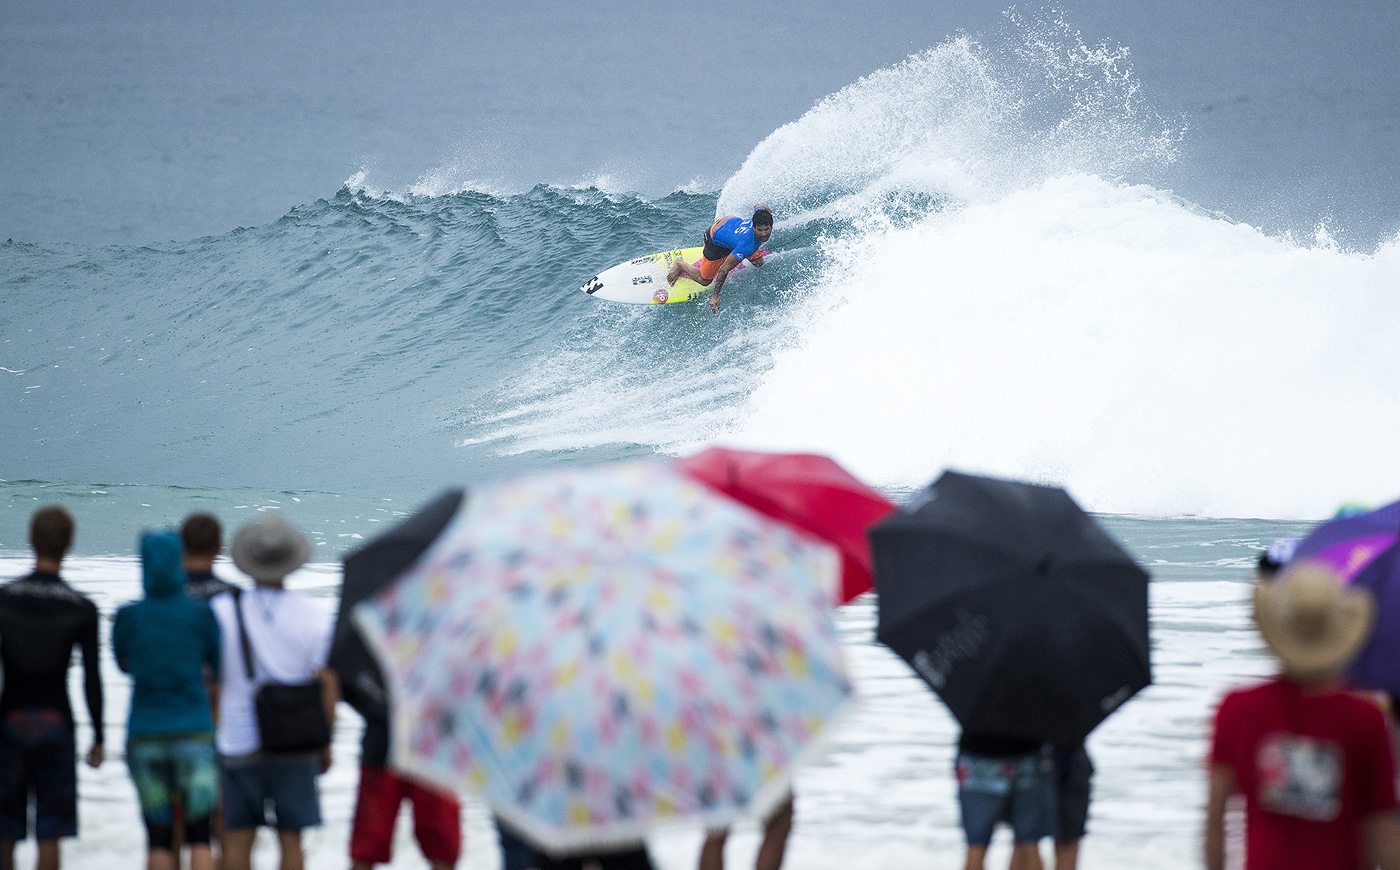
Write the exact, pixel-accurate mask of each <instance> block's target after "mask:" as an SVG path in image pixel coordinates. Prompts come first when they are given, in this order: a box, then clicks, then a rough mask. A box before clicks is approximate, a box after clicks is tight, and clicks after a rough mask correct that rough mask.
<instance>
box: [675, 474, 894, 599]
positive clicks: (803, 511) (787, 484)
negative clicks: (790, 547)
mask: <svg viewBox="0 0 1400 870" xmlns="http://www.w3.org/2000/svg"><path fill="white" fill-rule="evenodd" d="M676 464H677V465H678V466H679V467H680V468H681V470H683V471H684V472H685V473H686V474H689V475H690V476H691V477H693V478H695V479H696V480H698V481H700V482H701V483H704V484H705V485H706V486H709V487H711V488H713V489H716V490H718V491H720V492H722V493H724V494H725V495H727V496H729V497H730V498H733V499H736V500H738V501H740V502H743V503H744V504H746V505H748V506H749V507H751V508H753V509H754V510H757V511H760V512H762V513H765V514H767V515H768V516H770V517H773V518H775V519H779V520H782V521H783V522H785V523H789V524H791V525H793V526H795V527H797V528H799V529H801V530H803V531H805V532H808V533H810V534H813V535H816V536H817V537H818V538H821V539H822V540H824V541H826V542H828V543H830V544H832V545H833V546H835V547H836V549H837V551H838V552H840V554H841V591H840V593H839V598H838V600H839V601H840V602H841V603H842V604H845V603H846V602H847V601H850V600H852V599H853V598H855V597H857V596H859V595H861V594H863V593H865V592H869V591H870V585H871V584H870V543H869V541H868V540H867V538H866V534H865V533H866V531H867V530H868V529H869V528H870V526H871V524H872V523H875V522H877V521H878V520H880V519H883V518H884V517H886V516H888V515H889V514H890V513H891V512H892V511H893V510H894V503H893V502H891V501H890V500H889V499H886V498H885V497H884V496H882V495H880V493H878V492H876V491H875V490H873V489H871V488H870V487H868V486H866V485H865V484H863V483H861V482H860V481H859V480H857V479H856V478H855V477H853V476H852V475H851V474H850V473H849V472H847V471H846V469H844V468H842V467H841V466H840V465H837V464H836V462H835V461H833V460H831V459H829V458H827V457H825V456H817V455H813V454H810V453H757V452H752V451H747V450H729V449H726V448H723V447H711V448H710V449H708V450H705V451H703V452H701V453H697V454H695V455H694V456H691V457H688V458H686V459H680V460H677V462H676Z"/></svg>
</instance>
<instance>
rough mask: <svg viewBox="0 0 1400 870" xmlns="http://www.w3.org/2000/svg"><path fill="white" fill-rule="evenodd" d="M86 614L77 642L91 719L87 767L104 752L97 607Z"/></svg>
mask: <svg viewBox="0 0 1400 870" xmlns="http://www.w3.org/2000/svg"><path fill="white" fill-rule="evenodd" d="M88 616H89V619H88V621H87V624H86V625H85V626H83V633H82V635H81V637H79V639H78V642H79V644H80V645H81V646H82V650H83V694H84V695H85V696H86V698H87V708H88V716H89V717H91V719H92V748H91V749H89V750H88V754H87V763H88V767H98V766H100V765H101V764H102V761H103V759H104V758H106V753H105V752H104V750H103V748H102V745H103V743H104V739H103V738H104V735H103V731H102V670H101V665H102V662H101V659H100V657H99V655H98V653H99V648H98V645H97V608H96V607H93V608H92V609H91V611H90V612H89V614H88Z"/></svg>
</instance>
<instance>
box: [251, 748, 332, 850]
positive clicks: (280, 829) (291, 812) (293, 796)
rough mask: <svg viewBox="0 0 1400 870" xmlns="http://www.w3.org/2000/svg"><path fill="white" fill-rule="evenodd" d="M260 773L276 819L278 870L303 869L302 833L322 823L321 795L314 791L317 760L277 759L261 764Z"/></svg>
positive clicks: (317, 770) (317, 766)
mask: <svg viewBox="0 0 1400 870" xmlns="http://www.w3.org/2000/svg"><path fill="white" fill-rule="evenodd" d="M261 772H262V775H263V776H264V783H265V787H266V789H267V793H268V794H269V795H270V796H271V797H272V812H273V814H274V815H275V816H276V817H277V842H278V845H279V846H280V847H281V850H282V863H281V868H282V870H302V865H303V864H304V863H305V856H304V855H303V853H302V849H301V832H302V830H303V829H305V828H314V827H316V826H317V825H319V824H321V795H320V793H319V792H318V791H317V790H316V776H317V774H318V773H320V762H319V760H318V759H316V758H293V759H286V760H282V759H279V760H277V761H268V762H264V763H263V765H262V771H261Z"/></svg>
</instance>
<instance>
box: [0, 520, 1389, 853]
mask: <svg viewBox="0 0 1400 870" xmlns="http://www.w3.org/2000/svg"><path fill="white" fill-rule="evenodd" d="M73 536H74V522H73V519H72V517H71V516H70V515H69V514H68V512H67V511H66V510H64V509H63V508H62V507H59V506H49V507H45V508H42V509H40V510H39V511H37V512H36V513H35V514H34V515H33V517H32V521H31V528H30V543H31V545H32V547H33V551H34V558H35V562H34V571H33V572H32V573H31V574H29V575H28V576H26V577H23V578H20V579H17V580H14V581H12V582H10V583H8V584H6V585H4V586H3V587H0V662H2V663H3V680H4V682H3V691H2V692H0V870H9V868H11V867H13V863H14V857H13V855H14V846H15V843H16V841H18V840H23V839H25V838H26V837H28V836H30V835H31V834H32V835H33V836H34V837H35V839H36V840H37V842H38V868H39V870H56V868H57V867H58V866H59V848H58V841H59V840H60V839H61V838H66V837H74V836H77V830H78V828H77V776H76V761H77V747H76V745H75V728H74V716H73V710H72V707H71V704H70V701H69V697H68V690H67V674H68V669H69V667H70V664H71V660H72V653H73V649H74V647H77V648H78V649H79V651H80V653H81V658H82V669H83V685H84V699H85V701H86V706H87V712H88V714H89V717H90V720H91V723H92V734H93V743H92V746H91V747H89V748H88V751H87V753H86V755H85V756H84V758H85V761H86V763H87V764H88V765H90V766H92V767H98V766H100V765H101V764H103V762H104V760H105V757H106V752H105V746H106V740H105V737H106V734H105V733H104V728H103V692H102V681H101V676H100V670H99V649H100V642H99V618H98V611H97V608H96V606H95V605H94V604H93V602H92V601H91V600H89V599H88V598H87V597H85V596H84V595H82V594H80V593H79V592H77V591H76V590H74V589H73V588H72V587H71V586H69V585H68V584H67V583H65V582H64V581H63V580H62V579H61V576H60V571H61V567H62V563H63V560H64V558H65V556H66V554H67V553H68V551H69V548H70V547H71V545H72V541H73ZM222 549H223V542H222V530H221V528H220V526H219V523H218V521H217V519H215V518H214V517H213V516H211V515H208V514H195V515H192V516H190V517H188V518H187V519H186V520H185V522H184V524H183V526H182V527H181V529H180V530H179V531H178V532H177V531H173V530H171V531H155V532H147V533H144V534H143V535H142V536H141V539H140V556H141V574H142V584H143V589H144V593H145V596H144V598H143V599H142V600H140V601H137V602H133V603H130V604H127V605H125V606H123V607H121V608H120V609H119V610H118V611H117V612H116V614H115V617H114V618H113V620H112V630H111V638H110V646H111V650H112V654H113V656H114V658H115V659H116V662H117V664H118V666H119V667H120V668H121V670H122V671H124V672H126V673H127V674H128V675H129V676H130V678H131V682H132V692H131V704H130V711H129V715H128V718H127V729H126V743H125V751H124V756H125V761H126V765H127V767H128V769H129V772H130V776H131V780H132V782H133V784H134V786H135V790H136V794H137V797H138V801H139V805H140V812H141V818H142V820H143V822H144V825H145V828H146V832H147V840H148V845H149V848H148V856H147V867H148V870H175V868H177V867H178V866H180V865H181V864H182V853H183V850H186V849H187V850H188V854H189V859H188V860H189V866H190V867H191V868H192V870H212V868H214V867H215V866H216V865H217V866H219V867H222V868H225V870H247V868H250V866H251V856H252V849H253V844H254V839H255V835H256V833H257V830H258V828H260V827H263V826H267V827H271V828H273V829H274V830H275V831H276V836H277V839H278V844H279V847H280V854H281V864H280V866H281V868H282V870H299V868H300V867H301V866H302V865H303V861H304V856H303V852H302V845H301V832H302V830H304V829H306V828H308V827H312V826H316V825H319V824H320V823H321V812H320V803H319V796H318V791H317V777H318V776H319V775H320V774H322V773H324V772H325V771H326V770H327V769H328V768H329V766H330V763H331V748H330V738H331V732H332V729H333V726H334V721H335V714H336V707H337V703H338V701H339V699H340V685H339V681H338V679H337V676H336V673H335V671H334V670H332V669H331V668H330V667H329V666H328V656H329V652H330V647H331V639H332V633H333V616H332V615H331V614H330V613H328V612H327V610H326V609H325V608H324V607H322V606H320V604H318V603H317V602H316V601H314V600H313V599H311V598H309V597H308V596H305V595H302V594H300V593H297V592H294V591H289V590H287V589H286V588H285V587H284V581H285V578H286V577H287V576H288V575H289V574H291V573H292V572H293V571H295V570H296V569H298V568H299V567H301V566H302V565H303V564H304V563H305V562H306V561H307V559H308V558H309V556H310V553H311V548H310V545H309V543H308V541H307V539H306V538H305V536H304V535H303V534H302V533H301V532H300V531H299V530H297V529H296V528H295V527H294V526H292V525H290V524H289V523H287V522H286V521H285V520H283V519H282V518H281V517H280V516H277V515H272V516H269V517H266V518H262V519H258V520H255V521H253V522H250V523H248V524H246V525H244V526H243V527H242V528H240V529H239V531H238V533H237V534H236V535H235V536H234V538H233V540H232V542H231V545H230V548H229V549H230V554H229V555H230V556H231V558H232V561H233V563H234V564H235V565H236V566H237V567H238V569H239V570H240V571H242V572H243V573H244V574H246V575H247V576H248V577H249V578H251V580H252V581H253V583H252V585H251V586H238V585H235V584H232V583H229V582H226V581H225V580H222V579H220V578H218V577H216V576H215V575H214V573H213V568H214V562H215V559H216V557H217V556H218V555H219V554H220V553H221V551H222ZM1291 556H1292V552H1291V548H1289V547H1287V546H1285V547H1275V548H1274V549H1273V550H1271V551H1270V552H1269V553H1268V554H1267V555H1266V556H1265V557H1264V558H1263V559H1261V562H1260V570H1259V575H1258V582H1257V583H1256V585H1255V588H1254V601H1253V603H1254V618H1255V621H1256V624H1257V626H1258V628H1259V631H1260V633H1261V635H1262V637H1263V639H1264V641H1265V643H1266V644H1267V646H1268V648H1269V650H1270V652H1271V653H1272V654H1273V655H1274V656H1275V658H1276V659H1277V661H1278V663H1279V674H1278V676H1276V677H1275V678H1273V679H1270V680H1268V681H1266V682H1263V683H1261V684H1259V685H1255V686H1251V687H1247V688H1243V689H1238V690H1235V691H1231V692H1229V693H1228V694H1227V695H1226V696H1225V697H1224V699H1223V701H1222V702H1221V704H1220V706H1219V709H1218V711H1217V713H1216V716H1215V721H1214V726H1213V739H1212V742H1211V749H1210V756H1209V763H1208V768H1209V773H1208V777H1209V786H1208V801H1207V806H1206V813H1205V815H1206V819H1205V826H1204V829H1205V830H1204V841H1205V846H1204V853H1205V854H1204V859H1205V865H1206V866H1207V867H1208V868H1209V870H1223V868H1224V867H1225V866H1227V855H1226V852H1227V844H1228V843H1229V842H1230V838H1229V837H1228V836H1227V817H1228V816H1229V813H1228V812H1227V810H1228V808H1229V807H1230V806H1231V805H1232V802H1233V801H1236V800H1242V802H1243V804H1244V813H1243V815H1244V819H1245V831H1246V833H1245V837H1244V838H1243V844H1242V846H1243V852H1244V865H1245V866H1246V867H1247V868H1253V870H1261V868H1286V867H1299V868H1302V867H1306V868H1334V867H1335V868H1345V870H1356V868H1375V867H1381V868H1383V870H1400V819H1398V817H1397V800H1396V766H1395V761H1394V759H1395V757H1396V754H1395V747H1396V722H1395V719H1394V717H1393V714H1394V712H1395V706H1394V703H1393V701H1394V699H1393V698H1392V697H1389V696H1387V695H1386V694H1385V693H1375V692H1368V691H1362V690H1359V689H1356V688H1353V687H1352V686H1350V685H1348V683H1347V680H1346V673H1347V671H1348V667H1349V666H1350V665H1351V664H1352V662H1353V660H1354V659H1355V658H1356V657H1357V654H1358V653H1359V652H1360V650H1361V649H1362V648H1363V646H1365V645H1366V644H1367V642H1368V640H1369V639H1370V637H1371V633H1372V631H1373V627H1374V625H1375V622H1376V603H1375V601H1374V600H1373V596H1370V595H1368V593H1366V592H1365V591H1363V590H1360V589H1356V588H1354V587H1353V586H1350V585H1348V584H1347V583H1346V582H1342V581H1341V580H1340V579H1339V577H1338V576H1337V574H1336V572H1334V571H1332V570H1330V569H1329V568H1328V567H1327V566H1326V565H1325V564H1321V563H1319V562H1317V561H1314V560H1307V559H1297V560H1291V559H1290V557H1291ZM921 670H922V669H921ZM925 676H926V677H927V674H925ZM1122 700H1123V699H1122V698H1119V699H1118V703H1121V701H1122ZM1387 711H1389V713H1391V714H1392V715H1387ZM390 754H391V740H390V733H389V721H388V717H387V716H385V717H383V718H380V717H376V716H367V717H366V722H365V729H364V733H363V738H362V754H361V758H360V784H359V792H358V798H357V805H356V810H355V818H354V825H353V832H352V837H351V843H350V858H351V861H352V862H353V863H352V866H353V867H354V868H356V870H363V868H368V867H370V866H372V865H373V864H377V863H386V862H388V861H389V860H390V858H391V854H390V849H391V843H392V839H393V831H394V825H395V820H396V818H397V816H398V813H399V809H400V806H401V804H402V803H403V802H404V801H405V800H407V801H410V802H411V803H412V807H413V818H414V833H415V836H416V838H417V840H418V843H419V845H420V847H421V849H422V851H423V854H424V856H425V858H426V859H427V860H428V862H429V863H430V865H431V866H432V867H434V868H438V870H441V868H448V867H452V866H453V865H455V864H456V862H457V861H458V859H459V857H460V855H461V850H462V837H461V827H462V826H461V810H460V806H459V803H458V801H457V799H456V798H455V797H454V796H453V795H451V794H449V793H447V792H445V791H442V790H440V789H439V788H438V787H435V786H432V785H428V784H425V783H424V782H421V781H419V780H417V779H414V778H410V777H407V776H405V775H403V774H402V773H400V772H398V771H396V770H395V769H393V768H392V767H391V765H390ZM955 772H956V782H957V789H958V798H959V806H960V810H961V814H962V824H963V828H964V833H965V837H966V842H967V853H966V856H965V867H966V868H967V870H980V868H982V867H983V865H984V862H985V857H986V850H987V846H988V844H989V842H990V840H991V838H992V834H993V831H994V830H995V829H996V828H997V826H999V825H1006V826H1009V827H1010V828H1011V829H1012V834H1013V841H1014V844H1015V845H1014V849H1013V852H1012V859H1011V868H1012V870H1038V868H1041V867H1042V858H1041V854H1040V851H1039V843H1040V842H1041V841H1042V840H1043V839H1047V838H1049V839H1052V840H1053V842H1054V844H1055V845H1054V850H1053V855H1054V867H1055V868H1056V870H1072V868H1074V867H1075V865H1076V863H1077V860H1078V847H1079V841H1080V839H1081V838H1082V837H1083V836H1084V834H1085V827H1086V819H1087V818H1088V812H1089V796H1090V781H1091V776H1092V774H1093V766H1092V764H1091V763H1090V760H1089V757H1088V754H1087V753H1086V752H1085V750H1084V746H1083V743H1082V740H1081V742H1079V743H1078V744H1077V745H1052V744H1050V743H1046V742H1043V741H1027V740H1025V739H1017V738H1015V737H1010V736H1007V735H1004V734H996V733H978V732H977V731H975V730H972V729H966V728H965V729H964V731H963V733H962V735H961V737H960V740H959V744H958V753H957V758H956V762H955ZM776 806H777V808H776V809H775V810H773V811H772V812H771V813H770V814H769V815H768V817H767V818H766V819H765V824H764V832H763V841H762V845H761V847H760V850H759V853H758V858H757V864H758V867H759V870H776V868H778V867H779V866H780V865H781V864H782V862H783V856H784V846H785V843H786V840H787V837H788V834H789V831H790V830H791V826H792V821H793V806H794V803H793V798H792V796H791V793H789V794H788V795H787V797H786V798H785V799H782V800H779V801H778V802H777V805H776ZM496 825H497V833H498V836H499V840H500V846H501V853H502V854H501V861H502V865H503V867H504V868H506V870H526V868H530V867H535V868H539V870H558V868H584V867H591V866H595V865H596V866H600V867H602V868H616V870H632V868H637V870H644V868H649V867H651V861H650V858H649V856H648V855H647V852H646V848H645V845H644V844H641V843H636V844H630V845H629V844H623V845H621V846H618V847H616V848H610V849H605V850H603V851H601V852H597V853H593V854H588V855H571V856H568V857H564V858H559V857H555V856H551V855H550V854H547V853H545V852H542V851H538V850H536V849H535V848H534V847H533V846H532V845H531V843H530V842H529V841H528V839H526V838H524V837H522V836H520V835H519V834H518V833H517V832H516V831H515V830H513V829H512V828H511V827H510V826H509V825H508V824H505V823H503V822H501V821H499V820H498V821H497V823H496ZM724 844H725V831H723V830H715V831H712V832H711V833H710V835H709V836H708V837H707V839H706V841H705V844H704V847H703V849H702V852H701V855H700V859H699V860H700V867H701V870H717V868H721V867H722V866H723V849H724ZM1236 860H1238V856H1236Z"/></svg>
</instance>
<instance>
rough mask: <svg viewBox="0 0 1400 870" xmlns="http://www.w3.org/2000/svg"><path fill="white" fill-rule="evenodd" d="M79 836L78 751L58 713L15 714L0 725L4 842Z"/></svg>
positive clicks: (0, 819) (1, 836)
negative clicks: (31, 819)
mask: <svg viewBox="0 0 1400 870" xmlns="http://www.w3.org/2000/svg"><path fill="white" fill-rule="evenodd" d="M31 796H32V797H33V798H34V838H35V839H36V840H57V839H58V838H59V837H76V836H78V769H77V748H76V745H75V744H74V741H73V730H72V726H71V725H70V724H69V723H68V720H67V719H66V718H65V717H64V715H63V714H62V713H60V712H59V711H57V710H14V711H11V712H10V713H7V714H6V715H5V718H4V721H3V722H0V840H23V839H24V838H25V837H27V836H28V835H29V799H30V797H31Z"/></svg>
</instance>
